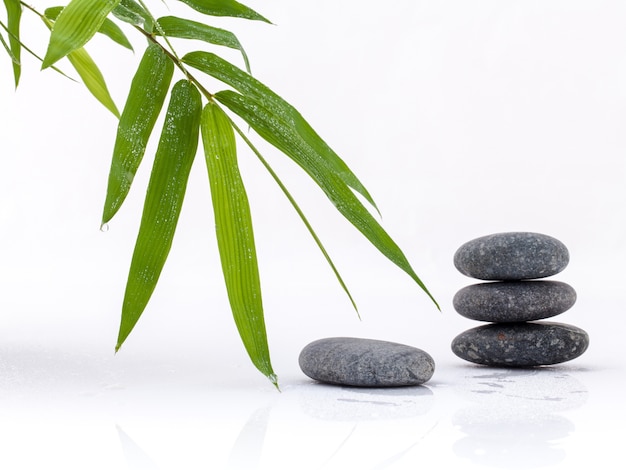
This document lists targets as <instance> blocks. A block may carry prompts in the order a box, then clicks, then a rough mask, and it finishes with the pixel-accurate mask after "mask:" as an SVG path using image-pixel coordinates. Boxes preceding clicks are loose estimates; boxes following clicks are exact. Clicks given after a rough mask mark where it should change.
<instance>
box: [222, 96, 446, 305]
mask: <svg viewBox="0 0 626 470" xmlns="http://www.w3.org/2000/svg"><path fill="white" fill-rule="evenodd" d="M215 98H216V99H217V100H218V101H219V102H220V103H222V104H224V105H225V106H227V107H228V108H229V109H230V110H231V111H232V112H234V113H235V114H237V115H238V116H239V117H241V118H242V119H243V120H244V121H246V122H247V123H248V124H249V125H250V127H252V128H253V129H254V130H255V131H256V132H257V133H258V134H259V135H260V136H261V137H263V138H264V139H265V140H266V141H268V142H269V143H270V144H272V145H274V146H275V147H276V148H278V149H279V150H281V151H282V152H283V153H285V154H286V155H288V156H290V157H291V158H293V159H294V160H296V161H300V162H302V167H303V168H304V169H305V170H306V171H307V173H308V174H309V176H311V178H312V179H313V180H314V181H315V182H316V183H317V184H318V185H319V186H320V188H321V189H322V191H324V193H325V194H326V196H327V197H328V198H329V199H330V200H331V202H332V203H333V204H334V205H335V207H336V208H337V210H338V211H339V212H340V213H341V214H342V215H343V216H344V217H345V218H346V219H347V220H348V221H350V223H352V225H354V226H355V227H356V228H357V229H358V230H359V231H360V232H361V233H362V234H363V235H364V236H365V237H366V238H367V239H368V240H369V241H370V242H371V243H372V244H373V245H374V246H375V247H376V248H377V249H378V250H379V251H380V252H381V253H382V254H383V255H385V256H386V257H387V258H388V259H389V260H390V261H392V262H393V263H394V264H396V265H397V266H398V267H399V268H400V269H402V270H403V271H404V272H406V273H407V274H408V275H409V276H410V277H411V278H412V279H413V280H414V281H415V282H416V283H417V284H418V285H419V286H420V287H421V288H422V290H423V291H424V292H425V293H426V294H427V295H428V296H429V297H430V298H431V300H432V301H433V302H434V303H435V305H437V307H438V308H439V305H438V304H437V302H436V301H435V299H434V297H433V296H432V295H431V294H430V292H429V291H428V289H427V288H426V286H425V285H424V283H423V282H422V281H421V280H420V278H419V277H418V276H417V274H416V273H415V272H414V271H413V268H412V267H411V265H410V264H409V262H408V260H407V259H406V257H405V255H404V253H403V252H402V250H401V249H400V248H399V247H398V245H397V244H396V243H395V242H394V241H393V239H392V238H391V237H390V236H389V235H388V234H387V232H385V230H384V229H383V228H382V227H381V226H380V224H379V223H378V222H377V221H376V219H374V217H373V216H372V215H371V214H370V213H369V211H367V209H366V208H365V207H364V206H363V204H362V203H361V202H360V201H359V199H358V198H357V197H356V195H355V194H354V193H353V192H352V191H351V190H350V188H349V187H348V186H347V185H346V184H345V182H344V181H343V180H342V179H341V177H340V176H339V175H338V174H337V173H335V172H334V171H333V170H332V169H331V168H329V167H328V166H326V165H320V164H319V159H318V158H316V155H315V150H314V149H312V148H311V147H310V146H309V145H308V143H307V142H306V141H305V140H304V139H302V136H301V135H300V134H299V133H298V132H297V130H296V129H294V127H293V125H292V124H291V122H290V120H289V119H286V120H285V119H284V117H283V116H281V115H279V114H276V112H275V110H274V109H272V108H270V107H267V106H266V105H265V104H264V103H261V102H260V101H258V100H256V99H255V98H252V97H250V96H243V95H240V94H239V93H236V92H233V91H230V90H226V91H220V92H218V93H217V94H215Z"/></svg>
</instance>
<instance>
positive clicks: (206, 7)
mask: <svg viewBox="0 0 626 470" xmlns="http://www.w3.org/2000/svg"><path fill="white" fill-rule="evenodd" d="M180 1H181V2H183V3H186V4H187V5H189V6H190V7H191V8H193V9H194V10H196V11H199V12H200V13H203V14H205V15H209V16H232V17H235V18H244V19H248V20H258V21H264V22H266V23H270V21H269V20H268V19H267V18H264V17H263V16H261V15H259V14H258V13H257V12H256V11H254V10H253V9H251V8H248V7H247V6H245V5H242V4H241V3H239V2H236V1H235V0H180Z"/></svg>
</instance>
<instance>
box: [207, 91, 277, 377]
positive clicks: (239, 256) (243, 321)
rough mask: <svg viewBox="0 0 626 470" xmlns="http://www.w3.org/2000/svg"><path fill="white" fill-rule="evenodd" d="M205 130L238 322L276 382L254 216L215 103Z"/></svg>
mask: <svg viewBox="0 0 626 470" xmlns="http://www.w3.org/2000/svg"><path fill="white" fill-rule="evenodd" d="M200 128H201V132H202V141H203V144H204V155H205V158H206V164H207V169H208V173H209V182H210V186H211V199H212V202H213V212H214V214H215V230H216V234H217V243H218V248H219V253H220V259H221V263H222V272H223V273H224V280H225V282H226V289H227V291H228V298H229V301H230V306H231V310H232V312H233V316H234V318H235V324H236V325H237V329H238V330H239V335H240V336H241V339H242V340H243V343H244V345H245V347H246V350H247V351H248V355H249V356H250V359H252V363H253V364H254V365H255V366H256V367H257V369H259V370H260V371H261V372H262V373H263V374H265V376H266V377H268V378H269V379H270V380H271V381H272V382H273V383H274V384H275V385H276V375H275V374H274V371H273V370H272V365H271V361H270V355H269V348H268V345H267V335H266V330H265V320H264V315H263V303H262V300H261V283H260V280H259V270H258V265H257V257H256V248H255V243H254V234H253V230H252V218H251V215H250V206H249V204H248V197H247V195H246V190H245V187H244V184H243V181H242V179H241V175H240V174H239V167H238V165H237V150H236V145H235V134H234V132H233V128H232V126H231V123H230V120H229V119H228V117H227V116H226V115H225V114H224V112H223V111H222V110H221V109H220V108H219V107H218V106H217V105H215V104H214V103H209V104H208V105H206V106H205V108H204V111H203V112H202V121H201V126H200Z"/></svg>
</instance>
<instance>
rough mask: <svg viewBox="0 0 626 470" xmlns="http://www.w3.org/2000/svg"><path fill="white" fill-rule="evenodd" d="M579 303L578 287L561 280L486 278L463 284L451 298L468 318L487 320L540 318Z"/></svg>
mask: <svg viewBox="0 0 626 470" xmlns="http://www.w3.org/2000/svg"><path fill="white" fill-rule="evenodd" d="M575 303H576V291H575V290H574V289H573V288H572V286H570V285H569V284H566V283H564V282H559V281H509V282H485V283H482V284H474V285H471V286H467V287H464V288H463V289H461V290H460V291H458V292H457V293H456V295H455V296H454V298H453V299H452V304H453V305H454V309H455V310H456V311H457V312H458V313H459V314H461V315H463V316H464V317H466V318H470V319H472V320H478V321H488V322H520V321H532V320H541V319H543V318H550V317H554V316H556V315H559V314H561V313H563V312H565V311H566V310H568V309H569V308H571V307H572V306H573V305H574V304H575Z"/></svg>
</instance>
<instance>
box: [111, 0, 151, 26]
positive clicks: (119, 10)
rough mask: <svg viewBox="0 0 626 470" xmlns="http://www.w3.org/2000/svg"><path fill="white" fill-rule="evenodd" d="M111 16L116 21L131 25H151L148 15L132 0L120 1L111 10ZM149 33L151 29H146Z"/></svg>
mask: <svg viewBox="0 0 626 470" xmlns="http://www.w3.org/2000/svg"><path fill="white" fill-rule="evenodd" d="M112 13H113V16H115V17H116V18H117V19H118V20H122V21H124V22H125V23H129V24H132V25H137V26H139V25H142V24H143V25H151V24H152V20H151V19H150V14H149V13H148V12H147V11H146V10H145V9H144V8H143V7H142V6H141V5H139V4H138V3H137V2H135V1H134V0H120V2H119V3H118V4H117V6H116V7H115V8H113V10H112ZM146 29H147V30H148V31H150V30H151V29H152V28H146Z"/></svg>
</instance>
